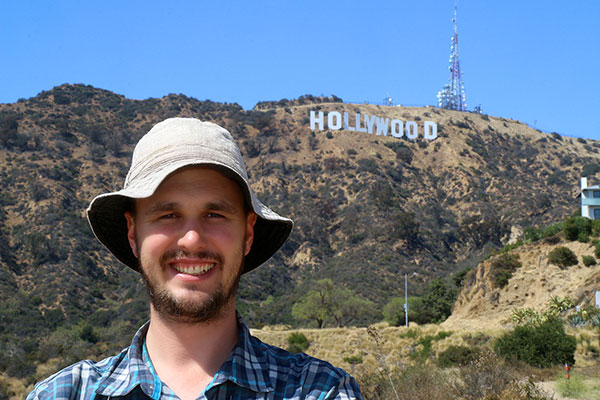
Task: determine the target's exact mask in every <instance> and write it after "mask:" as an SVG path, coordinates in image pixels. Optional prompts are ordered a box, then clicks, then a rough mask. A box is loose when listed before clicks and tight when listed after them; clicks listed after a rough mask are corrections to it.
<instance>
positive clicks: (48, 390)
mask: <svg viewBox="0 0 600 400" xmlns="http://www.w3.org/2000/svg"><path fill="white" fill-rule="evenodd" d="M126 351H127V349H125V350H123V351H122V352H121V353H119V354H118V355H116V356H112V357H108V358H105V359H104V360H102V361H99V362H94V361H91V360H84V361H80V362H77V363H75V364H73V365H71V366H68V367H66V368H64V369H62V370H61V371H59V372H57V373H55V374H54V375H52V376H50V377H48V378H46V379H44V380H43V381H41V382H38V383H37V384H36V385H35V387H34V389H33V391H32V392H31V393H29V395H28V396H27V400H43V399H53V400H54V399H56V400H63V399H89V398H92V397H93V396H92V394H93V393H94V391H95V390H96V387H97V385H98V383H99V382H100V381H101V380H102V379H103V378H105V377H107V376H108V375H110V374H111V373H112V372H114V370H115V369H116V368H117V367H118V365H119V363H120V361H121V360H122V359H123V357H124V356H125V354H126Z"/></svg>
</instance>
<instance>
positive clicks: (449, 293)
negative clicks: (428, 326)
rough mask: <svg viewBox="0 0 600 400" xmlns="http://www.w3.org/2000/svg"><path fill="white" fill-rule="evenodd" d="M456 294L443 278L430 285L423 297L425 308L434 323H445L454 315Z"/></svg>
mask: <svg viewBox="0 0 600 400" xmlns="http://www.w3.org/2000/svg"><path fill="white" fill-rule="evenodd" d="M456 293H457V292H456V289H454V288H451V287H450V285H448V284H447V283H446V282H444V280H443V279H442V278H436V279H434V280H433V281H431V283H429V285H428V286H427V291H426V292H425V295H424V296H423V308H424V310H425V311H427V312H429V313H431V316H432V322H436V323H437V322H443V321H444V320H445V319H446V318H448V317H449V316H450V314H452V307H453V306H454V301H455V300H456Z"/></svg>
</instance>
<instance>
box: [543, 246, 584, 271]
mask: <svg viewBox="0 0 600 400" xmlns="http://www.w3.org/2000/svg"><path fill="white" fill-rule="evenodd" d="M548 261H549V262H550V264H554V265H557V266H559V267H561V268H566V267H569V266H571V265H577V263H578V261H577V256H576V255H575V253H573V252H572V251H571V249H569V248H568V247H564V246H560V247H556V248H555V249H553V250H552V251H551V252H550V254H548Z"/></svg>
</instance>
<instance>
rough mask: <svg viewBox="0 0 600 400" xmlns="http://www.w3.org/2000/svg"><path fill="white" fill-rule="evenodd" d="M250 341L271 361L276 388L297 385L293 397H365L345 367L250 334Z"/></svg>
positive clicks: (270, 372) (271, 374) (269, 362)
mask: <svg viewBox="0 0 600 400" xmlns="http://www.w3.org/2000/svg"><path fill="white" fill-rule="evenodd" d="M250 341H251V343H252V346H253V347H254V348H255V350H256V352H257V353H261V354H262V355H263V356H264V357H265V358H266V359H267V360H268V362H267V364H268V368H269V375H270V377H271V381H272V383H273V384H275V386H276V387H278V388H279V389H276V390H277V391H279V390H280V389H281V388H283V387H285V388H287V390H286V391H288V390H289V388H291V387H294V390H295V395H294V397H293V398H307V399H312V398H315V399H316V398H319V399H362V397H361V395H360V390H359V388H358V385H357V384H356V381H355V380H354V378H353V377H352V376H350V375H349V374H348V373H347V372H346V371H344V370H343V369H341V368H336V367H334V366H333V365H331V364H330V363H329V362H327V361H324V360H320V359H318V358H315V357H311V356H309V355H307V354H304V353H296V354H292V353H290V352H288V351H287V350H284V349H281V348H279V347H276V346H272V345H270V344H267V343H263V342H262V341H260V340H259V339H258V338H256V337H254V336H250ZM300 392H301V393H300ZM296 396H297V397H296ZM286 398H287V396H286Z"/></svg>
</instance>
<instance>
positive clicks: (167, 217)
mask: <svg viewBox="0 0 600 400" xmlns="http://www.w3.org/2000/svg"><path fill="white" fill-rule="evenodd" d="M173 218H177V214H175V213H169V214H164V215H161V216H160V217H159V218H158V219H173Z"/></svg>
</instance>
